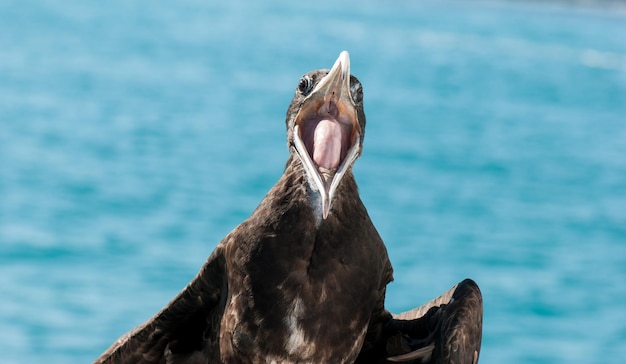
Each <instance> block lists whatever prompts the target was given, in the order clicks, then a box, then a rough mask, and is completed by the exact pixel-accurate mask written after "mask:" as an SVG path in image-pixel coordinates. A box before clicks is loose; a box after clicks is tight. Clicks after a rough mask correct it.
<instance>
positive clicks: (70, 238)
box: [0, 0, 626, 363]
mask: <svg viewBox="0 0 626 364" xmlns="http://www.w3.org/2000/svg"><path fill="white" fill-rule="evenodd" d="M602 4H603V3H601V4H599V5H588V6H586V7H581V6H568V5H567V4H566V3H555V4H552V3H540V2H531V3H521V2H472V3H471V4H470V3H462V2H458V3H456V2H419V3H417V2H411V1H395V2H393V3H391V4H389V6H386V7H381V4H380V3H378V2H374V1H361V2H358V3H357V2H352V3H350V2H346V3H342V4H339V3H336V2H329V1H326V0H322V1H318V2H315V3H312V2H304V3H297V2H280V3H279V2H272V3H263V4H257V3H250V2H243V1H232V2H216V3H214V4H210V3H208V2H203V1H195V0H184V1H178V2H176V3H167V4H166V3H155V2H149V1H145V0H135V1H121V0H113V1H108V2H96V1H66V2H63V3H60V2H55V1H51V0H50V1H17V0H7V1H3V2H1V3H0V18H1V19H2V21H1V22H0V123H1V125H0V327H1V330H0V352H1V353H2V359H1V362H2V363H41V362H46V363H71V362H76V363H79V362H90V361H91V360H93V359H94V358H95V357H97V356H98V355H99V354H100V353H101V352H102V351H103V350H104V349H105V348H106V347H108V345H110V344H111V343H112V342H113V341H114V340H115V339H116V338H117V337H118V336H119V335H120V334H122V333H123V332H125V331H127V330H129V329H131V328H132V327H134V326H136V325H137V324H139V323H141V322H143V321H144V320H146V319H147V318H149V317H150V316H151V315H152V314H154V313H155V312H157V311H158V310H159V309H160V308H161V307H162V306H163V305H165V304H166V303H167V302H168V301H169V299H171V298H172V297H173V296H174V295H175V294H176V293H177V292H178V291H179V290H180V289H182V288H183V287H184V285H185V284H186V283H187V282H188V281H189V280H190V279H191V278H192V277H193V276H194V275H195V273H196V272H197V270H198V269H199V267H200V266H201V264H202V263H203V261H204V260H205V259H206V257H207V256H208V255H209V254H210V252H211V251H212V250H213V248H214V246H215V245H216V244H217V242H218V241H219V240H220V239H221V238H222V237H223V236H224V235H225V234H227V233H228V232H229V231H230V230H231V229H232V228H233V227H235V226H236V225H237V224H238V223H239V222H241V221H242V220H243V219H245V218H246V217H247V216H249V214H250V213H251V212H252V210H253V209H254V208H255V207H256V205H257V204H258V202H259V201H260V200H261V199H262V198H263V196H264V194H265V193H266V192H267V190H268V189H269V188H270V187H271V186H272V185H273V183H274V182H275V181H276V180H277V179H278V177H279V176H280V175H281V173H282V168H283V166H284V162H285V160H286V158H287V148H286V143H285V130H284V124H283V122H284V121H283V120H284V113H285V110H286V107H287V105H288V103H289V101H290V99H291V95H292V92H293V88H294V87H295V85H296V83H297V80H298V78H299V77H300V75H301V74H303V73H304V72H306V71H308V70H310V69H314V68H321V67H329V66H330V65H332V62H333V61H334V59H335V58H336V56H337V55H338V54H339V52H340V51H341V50H343V49H347V50H349V51H350V53H351V58H352V71H353V73H354V74H356V75H357V76H358V77H359V78H360V79H361V81H362V82H363V84H364V91H365V106H366V113H367V116H368V126H367V133H366V141H365V151H364V155H363V157H362V158H361V159H360V160H358V161H357V163H356V166H355V174H356V176H357V180H358V182H359V185H360V190H361V195H362V198H363V200H364V202H365V204H366V206H367V207H368V210H369V212H370V215H371V216H372V219H373V221H374V223H375V224H376V226H377V227H378V229H379V231H380V233H381V235H382V237H383V238H384V239H385V241H386V243H387V246H388V250H389V253H390V256H391V258H392V262H393V263H394V266H395V271H396V273H395V274H396V280H395V282H394V283H393V284H392V285H391V286H390V288H389V291H388V306H389V308H390V309H391V310H393V311H396V312H397V311H401V310H405V309H408V308H411V307H412V306H415V305H418V304H421V303H423V302H425V301H427V300H428V299H430V298H432V297H434V296H436V295H438V294H439V293H441V292H442V291H444V290H446V289H448V288H449V287H450V286H451V285H453V284H454V283H456V282H457V281H459V280H461V279H463V278H465V277H472V278H474V279H475V280H476V281H477V282H478V283H479V285H480V286H481V288H482V290H483V294H484V300H485V322H484V339H483V352H482V354H481V362H483V363H529V362H531V363H620V362H621V361H622V358H624V357H626V321H625V320H624V319H623V316H624V310H625V309H626V283H624V282H625V281H624V277H625V276H626V41H625V38H624V34H626V12H625V11H624V8H623V7H616V6H613V7H610V8H607V7H605V6H603V5H602Z"/></svg>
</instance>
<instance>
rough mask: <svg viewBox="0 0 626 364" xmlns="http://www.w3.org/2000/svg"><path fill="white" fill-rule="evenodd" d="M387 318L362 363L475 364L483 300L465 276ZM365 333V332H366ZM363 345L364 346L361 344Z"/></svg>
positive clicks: (480, 331) (479, 338)
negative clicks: (427, 298) (450, 286)
mask: <svg viewBox="0 0 626 364" xmlns="http://www.w3.org/2000/svg"><path fill="white" fill-rule="evenodd" d="M384 314H386V315H387V316H388V317H387V319H386V323H385V324H384V327H383V328H382V329H381V330H380V333H379V334H377V335H376V338H375V339H374V342H370V343H368V344H369V347H368V348H367V350H368V351H369V352H368V353H364V352H362V353H361V355H360V356H359V359H360V360H359V362H363V363H430V364H452V363H462V364H466V363H467V364H475V363H477V362H478V356H479V354H480V345H481V341H482V320H483V301H482V295H481V293H480V289H479V288H478V285H476V283H475V282H474V281H472V280H471V279H465V280H464V281H462V282H460V283H458V284H457V285H455V286H454V287H452V288H451V289H450V290H448V291H447V292H446V293H444V294H442V295H441V296H439V297H437V298H435V299H433V300H432V301H430V302H428V303H426V304H424V305H422V306H420V307H417V308H415V309H413V310H410V311H407V312H403V313H400V314H397V315H390V314H389V313H388V312H386V311H385V313H383V315H384ZM368 334H369V333H368ZM364 348H365V346H364Z"/></svg>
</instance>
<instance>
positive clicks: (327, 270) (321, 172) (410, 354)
mask: <svg viewBox="0 0 626 364" xmlns="http://www.w3.org/2000/svg"><path fill="white" fill-rule="evenodd" d="M286 124H287V142H288V147H289V150H290V157H289V159H288V161H287V164H286V167H285V171H284V174H283V175H282V177H281V178H280V179H279V180H278V182H277V183H276V184H275V185H274V186H273V187H272V188H271V189H270V191H269V192H268V194H267V195H266V196H265V198H264V199H263V201H262V202H261V203H260V204H259V206H258V207H257V208H256V210H255V211H254V212H253V213H252V215H251V216H250V217H249V218H248V219H247V220H245V221H244V222H243V223H241V224H240V225H239V226H237V227H236V228H235V229H234V230H233V231H231V232H230V233H229V234H228V235H227V236H226V237H225V238H224V239H223V240H222V241H221V242H220V243H219V244H218V245H217V247H216V248H215V250H214V251H213V253H212V254H211V255H210V256H209V258H208V259H207V261H206V263H205V264H204V265H203V266H202V268H201V270H200V272H199V273H198V274H197V276H196V277H195V278H194V279H193V280H192V281H191V282H190V283H189V284H188V285H187V287H186V288H184V289H183V290H182V291H181V292H180V293H179V294H178V296H176V297H175V298H174V299H173V300H172V301H171V302H170V303H169V304H168V305H167V306H165V308H163V309H162V311H161V312H159V313H157V314H156V315H155V316H154V317H153V318H151V319H150V320H148V321H147V322H146V323H144V324H142V325H140V326H139V327H137V328H136V329H134V330H132V331H131V332H129V333H128V334H126V335H124V336H122V337H121V338H120V339H118V340H117V341H116V342H115V343H113V345H112V346H111V347H110V348H109V349H108V350H106V351H105V352H104V353H103V354H102V355H101V356H100V357H99V358H98V359H96V361H95V362H96V363H261V362H267V363H296V362H298V363H352V362H357V363H385V362H411V363H476V362H477V361H478V355H479V352H480V344H481V335H482V296H481V293H480V290H479V289H478V286H477V285H476V284H475V283H474V282H473V281H472V280H469V279H466V280H464V281H462V282H461V283H459V284H457V285H455V286H454V287H452V289H450V290H449V291H448V292H446V293H445V294H443V295H442V296H440V297H438V298H436V299H434V300H432V301H431V302H429V303H427V304H425V305H423V306H421V307H419V308H416V309H414V310H411V311H408V312H405V313H402V314H399V315H393V314H391V313H390V312H389V311H387V310H386V309H385V291H386V286H387V284H388V283H389V282H391V281H392V275H393V272H392V267H391V263H390V261H389V258H388V255H387V250H386V247H385V245H384V243H383V241H382V239H381V237H380V236H379V234H378V232H377V231H376V228H375V227H374V225H373V224H372V221H371V220H370V217H369V215H368V213H367V210H366V209H365V206H364V205H363V202H362V201H361V199H360V197H359V194H358V191H357V185H356V182H355V179H354V176H353V173H352V165H353V163H354V161H355V160H356V159H357V158H358V156H359V155H360V154H361V149H362V144H363V136H364V132H365V114H364V112H363V91H362V86H361V83H360V82H359V80H357V78H355V77H354V76H352V75H351V74H350V59H349V56H348V53H347V52H345V51H344V52H342V53H341V54H340V56H339V58H338V59H337V60H336V62H335V64H334V66H333V67H332V68H331V69H330V70H327V69H326V70H316V71H312V72H309V73H307V74H306V75H304V76H303V77H302V78H301V79H300V81H299V83H298V85H297V88H296V90H295V95H294V97H293V100H292V102H291V104H290V106H289V108H288V110H287V118H286Z"/></svg>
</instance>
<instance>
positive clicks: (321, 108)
mask: <svg viewBox="0 0 626 364" xmlns="http://www.w3.org/2000/svg"><path fill="white" fill-rule="evenodd" d="M294 135H295V138H294V139H295V147H296V152H297V153H298V156H299V157H300V160H302V162H303V165H304V169H305V171H306V173H307V175H308V176H309V178H310V180H312V181H313V183H310V185H311V187H312V188H313V189H314V190H317V191H319V193H320V195H321V197H322V217H323V218H324V219H325V218H326V217H327V216H328V213H329V212H330V208H331V204H332V201H333V197H334V194H335V191H336V188H337V186H338V185H339V182H340V181H341V179H342V177H343V175H344V174H345V172H346V171H347V170H348V169H349V167H350V166H351V165H352V163H353V162H354V160H355V159H356V158H357V157H358V155H359V153H360V149H361V148H360V127H359V120H358V117H357V112H356V106H355V103H354V101H353V100H352V96H351V94H350V59H349V56H348V53H347V52H342V53H341V54H340V55H339V58H338V59H337V61H336V62H335V65H334V66H333V68H332V69H331V70H330V71H329V72H328V74H327V75H326V76H325V77H324V78H322V80H321V81H320V82H319V83H318V84H317V86H316V87H315V89H314V90H313V91H312V92H311V94H310V95H309V96H308V97H307V98H306V99H305V100H304V102H303V104H302V107H301V108H300V111H299V112H298V115H297V116H296V120H295V127H294Z"/></svg>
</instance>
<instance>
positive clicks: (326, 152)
mask: <svg viewBox="0 0 626 364" xmlns="http://www.w3.org/2000/svg"><path fill="white" fill-rule="evenodd" d="M340 158H341V127H340V126H339V123H338V122H336V121H333V120H326V119H324V120H322V121H320V122H319V123H318V124H317V126H316V127H315V134H314V135H313V160H314V161H315V163H316V164H317V165H318V166H319V167H322V168H325V169H336V168H337V167H338V166H339V161H340Z"/></svg>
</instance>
